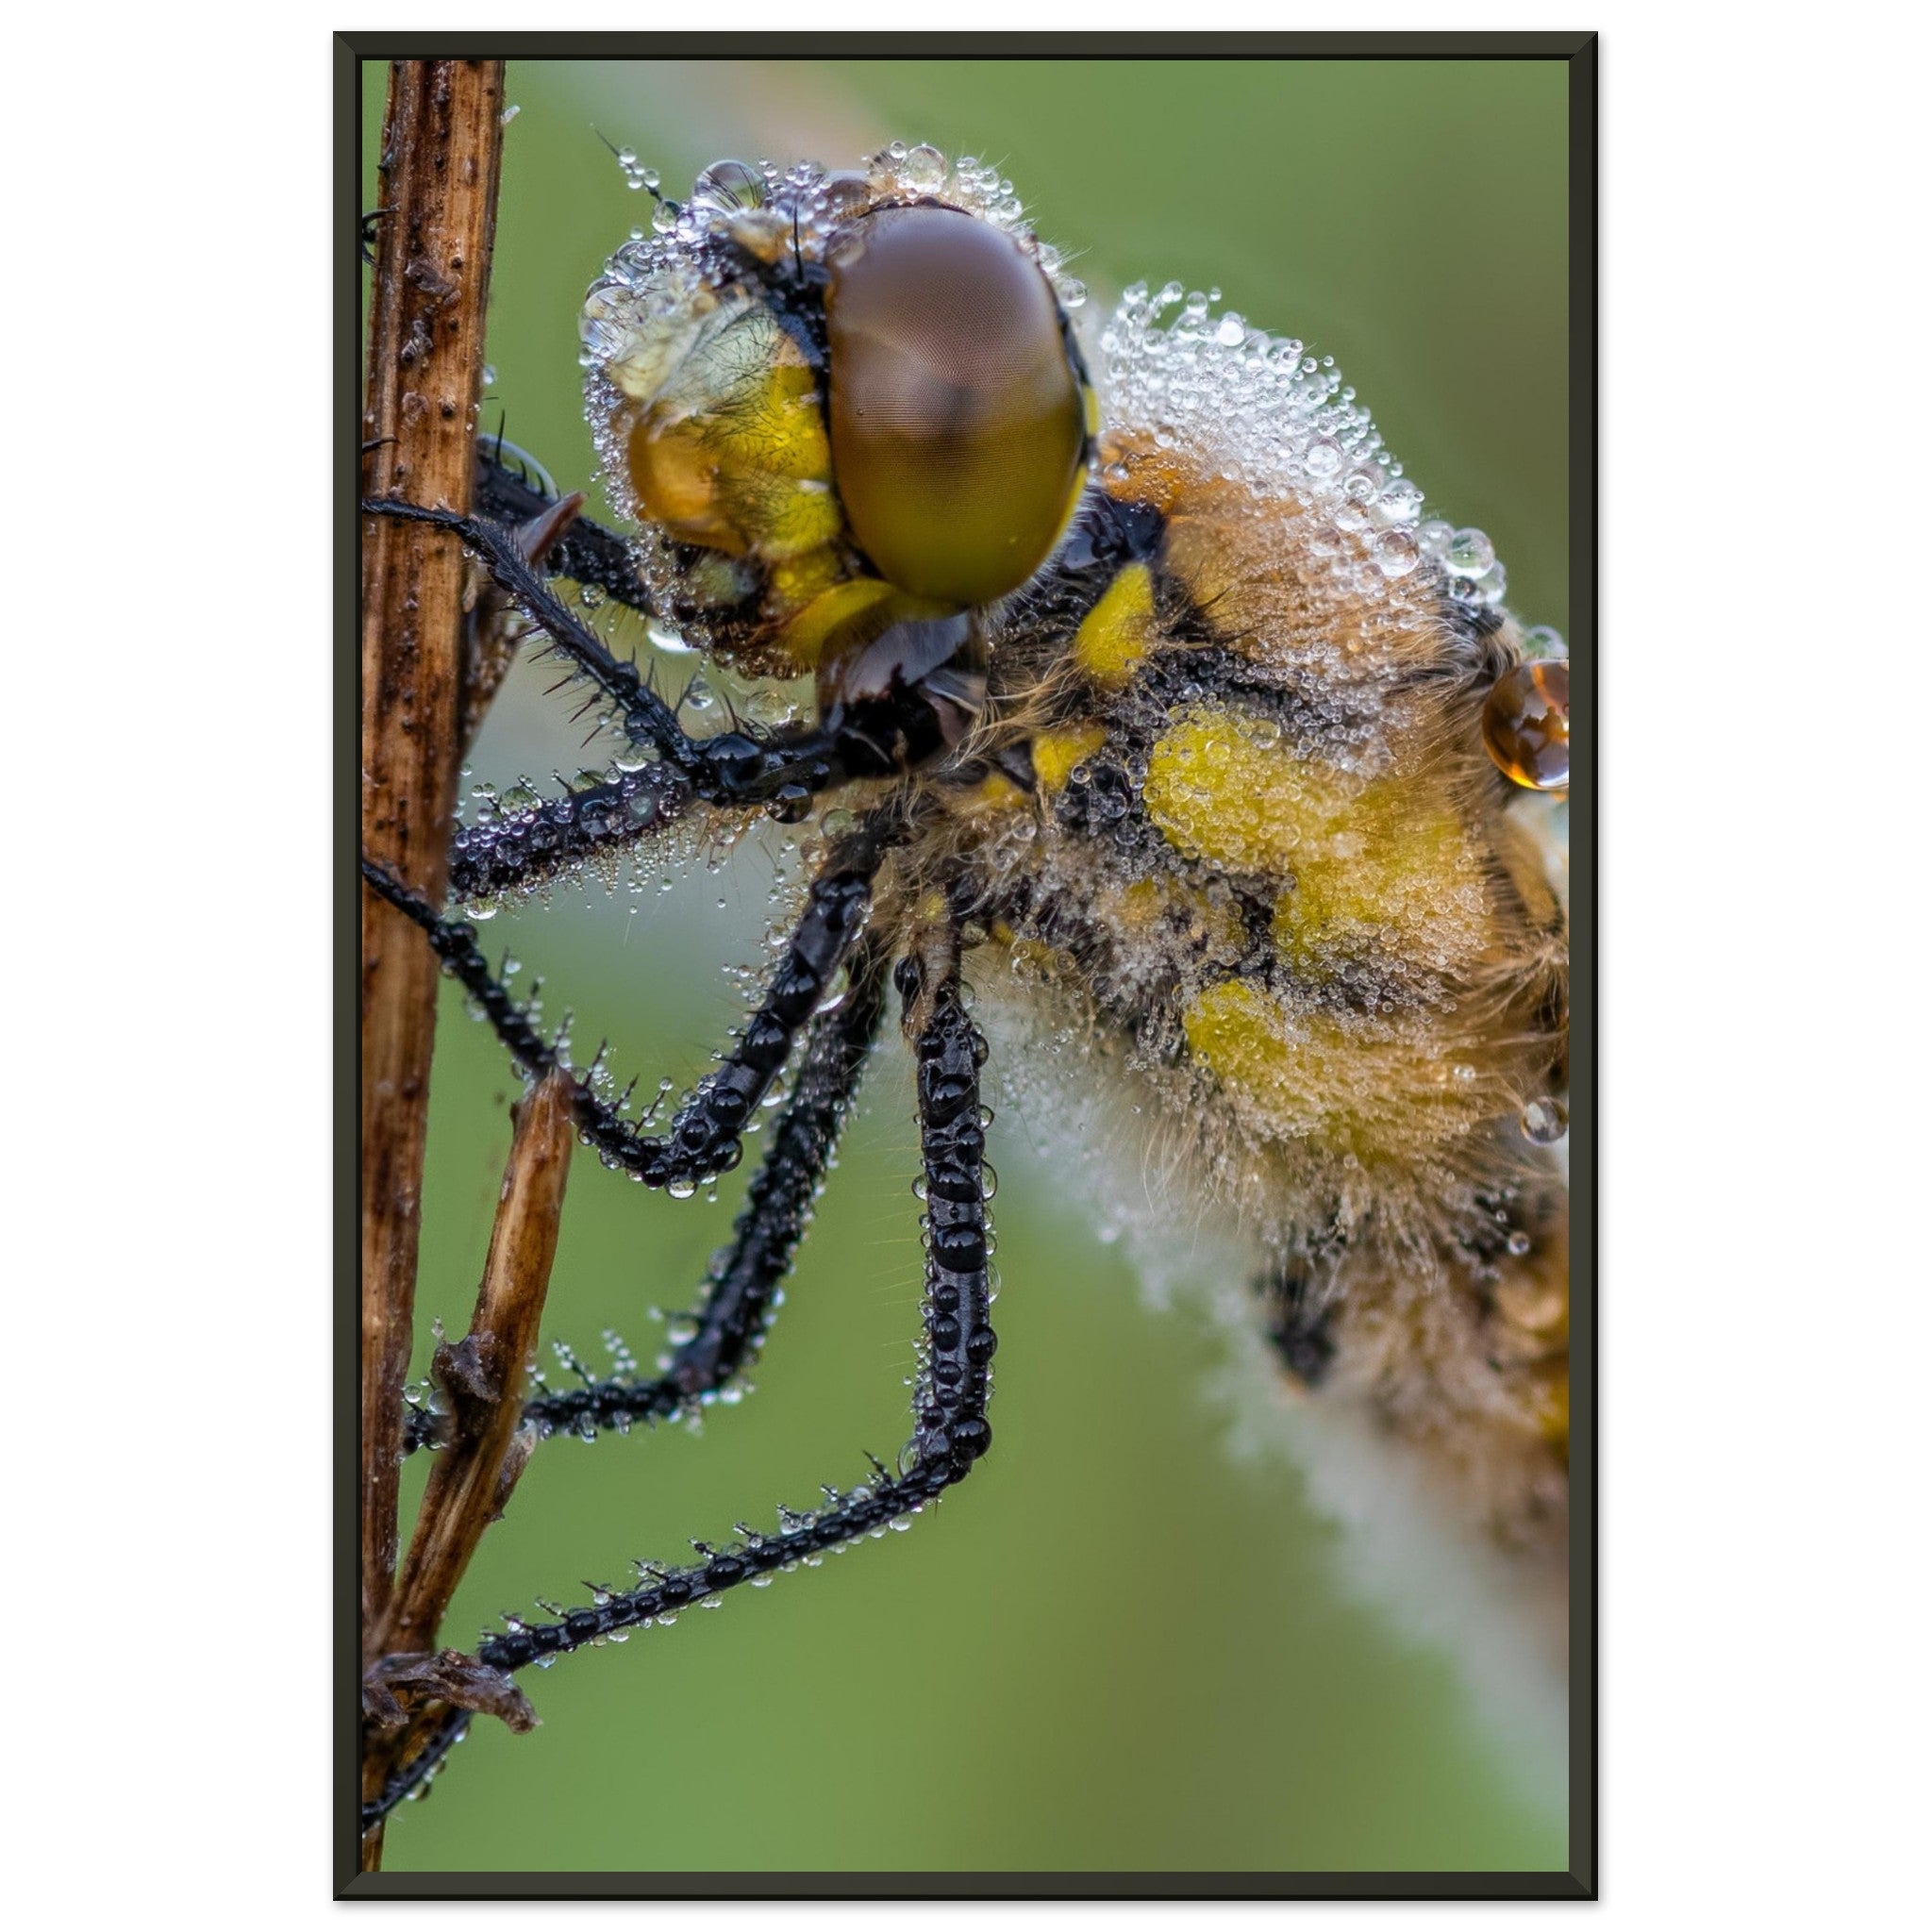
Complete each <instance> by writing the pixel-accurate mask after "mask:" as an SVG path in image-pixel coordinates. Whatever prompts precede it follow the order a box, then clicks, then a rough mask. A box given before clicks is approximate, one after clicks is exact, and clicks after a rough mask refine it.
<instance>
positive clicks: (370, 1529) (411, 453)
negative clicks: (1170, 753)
mask: <svg viewBox="0 0 1932 1932" xmlns="http://www.w3.org/2000/svg"><path fill="white" fill-rule="evenodd" d="M502 110H503V65H502V63H501V62H500V61H488V60H475V61H466V60H447V61H440V60H432V61H398V62H397V63H396V64H395V65H394V67H393V68H392V70H391V85H390V97H389V110H388V113H387V116H386V118H385V121H384V126H383V146H382V162H381V167H382V182H383V186H382V195H381V204H380V205H381V207H382V208H383V209H384V213H383V216H382V218H381V220H380V221H379V223H378V224H377V229H376V236H377V242H376V263H375V283H374V290H373V295H372V301H371V308H370V331H369V374H368V385H367V391H366V403H365V409H364V416H363V431H362V436H363V443H364V446H365V452H366V454H365V459H364V478H363V488H364V492H365V493H366V494H370V495H387V494H400V495H404V496H407V497H408V498H409V499H410V500H411V501H413V502H417V503H423V504H430V505H439V506H445V507H447V508H452V509H457V510H467V509H468V508H469V507H470V494H471V490H472V485H473V476H474V466H475V410H476V402H477V397H478V393H479V390H480V385H481V378H482V369H483V319H484V311H485V308H486V306H487V302H488V297H489V284H490V257H491V243H492V241H493V239H494V231H495V220H496V194H497V181H498V175H499V170H500V164H501V159H502V151H503V134H502ZM361 589H362V661H361V682H362V742H361V752H362V767H361V770H362V814H361V816H362V849H363V851H364V852H365V853H366V854H368V856H369V857H370V858H375V859H377V860H379V861H381V862H382V863H383V864H385V865H386V866H388V867H389V869H390V870H391V872H393V873H395V874H397V875H398V876H399V877H401V878H403V879H406V880H407V881H408V883H409V884H410V885H412V886H414V887H415V888H416V889H417V891H421V892H423V893H424V894H425V896H427V897H429V898H430V899H432V900H437V901H440V900H441V897H442V892H443V888H444V884H445V880H446V876H447V865H448V841H449V827H450V821H451V818H452V815H453V813H454V811H455V807H456V778H457V767H458V758H459V743H460V740H459V735H458V715H459V710H460V705H461V691H460V682H461V674H460V629H461V619H462V608H461V607H462V599H463V590H464V572H463V559H462V555H461V550H460V547H459V546H458V543H457V541H455V539H453V538H452V537H450V536H448V535H447V534H445V533H443V532H441V531H435V530H430V529H426V528H425V527H423V526H422V525H406V524H402V523H398V522H394V521H391V520H388V519H372V520H370V521H368V522H366V523H365V524H364V526H363V531H362V585H361ZM361 938H362V953H361V981H362V983H361V993H362V1063H361V1076H362V1109H361V1113H362V1118H361V1128H362V1242H361V1294H362V1332H361V1422H362V1441H361V1457H360V1465H359V1471H360V1474H359V1484H360V1497H359V1502H360V1524H361V1540H360V1578H361V1599H362V1627H363V1636H364V1648H363V1659H364V1663H365V1665H366V1664H368V1663H369V1662H371V1661H373V1660H374V1658H375V1657H376V1656H377V1655H379V1652H378V1651H377V1650H376V1649H375V1648H374V1647H373V1645H374V1643H375V1639H376V1637H377V1634H378V1632H379V1630H380V1629H381V1627H382V1626H383V1625H384V1624H385V1623H386V1621H387V1618H388V1612H389V1609H390V1605H391V1596H392V1593H393V1587H394V1575H395V1565H396V1553H397V1545H398V1534H397V1520H396V1515H397V1489H398V1479H399V1474H400V1469H401V1447H402V1441H401V1427H402V1421H401V1418H402V1391H403V1384H404V1381H405V1378H406V1377H407V1375H408V1365H409V1356H410V1350H411V1345H412V1341H413V1324H414V1304H415V1287H416V1249H417V1238H418V1232H419V1227H420V1217H421V1192H422V1178H423V1143H424V1135H425V1124H426V1119H427V1112H428V1101H429V1061H430V1054H431V1051H432V1048H433V1045H434V1041H435V1024H436V991H437V979H438V974H437V969H436V962H435V960H434V958H433V957H432V956H431V955H430V953H429V950H428V948H427V947H425V945H424V944H423V943H422V941H421V936H420V935H419V934H418V933H416V932H415V931H414V930H413V929H412V928H411V927H410V925H409V924H408V922H407V921H406V920H405V919H403V918H402V916H401V915H400V914H398V913H397V912H395V911H393V910H392V909H391V908H389V907H388V906H386V905H384V904H382V903H380V902H379V901H377V900H376V899H375V898H374V897H373V896H372V895H370V894H366V893H365V894H364V896H363V900H362V934H361ZM380 1856H381V1834H380V1832H376V1833H373V1834H371V1840H370V1841H368V1842H365V1847H364V1861H365V1865H366V1866H368V1867H371V1868H373V1866H374V1864H375V1862H377V1861H379V1859H380Z"/></svg>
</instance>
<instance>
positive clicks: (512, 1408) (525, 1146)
mask: <svg viewBox="0 0 1932 1932" xmlns="http://www.w3.org/2000/svg"><path fill="white" fill-rule="evenodd" d="M572 1091H573V1083H572V1080H571V1078H570V1075H569V1074H563V1073H560V1072H559V1073H554V1074H551V1075H550V1076H549V1078H548V1079H546V1080H545V1081H544V1082H543V1083H542V1085H541V1086H540V1087H539V1088H538V1089H537V1090H536V1091H535V1092H534V1093H532V1094H531V1095H530V1096H529V1098H528V1099H527V1100H525V1102H524V1103H523V1104H522V1106H520V1107H519V1108H517V1111H516V1134H515V1137H514V1139H513V1140H512V1141H511V1142H510V1150H509V1162H508V1166H507V1167H506V1168H505V1169H504V1175H503V1191H502V1193H501V1195H500V1196H499V1197H498V1199H497V1204H496V1220H495V1224H494V1225H493V1226H492V1227H491V1234H490V1258H489V1260H488V1262H487V1263H486V1264H485V1266H484V1270H483V1283H482V1286H481V1287H480V1288H479V1289H478V1290H477V1291H476V1307H475V1312H474V1313H473V1314H472V1315H471V1317H470V1332H469V1333H468V1334H467V1335H466V1336H464V1338H463V1339H462V1341H459V1342H457V1343H456V1344H455V1345H454V1346H452V1345H451V1344H450V1343H448V1342H446V1341H445V1342H441V1343H440V1344H439V1345H438V1347H437V1351H436V1374H437V1376H438V1378H439V1380H441V1384H442V1387H443V1391H444V1394H445V1396H446V1398H447V1399H448V1401H449V1404H450V1409H451V1414H452V1418H453V1422H452V1432H451V1439H450V1441H449V1442H448V1443H447V1444H446V1445H445V1447H444V1448H443V1450H442V1453H441V1455H440V1456H438V1457H437V1458H436V1462H435V1465H434V1467H433V1468H432V1469H431V1471H430V1474H429V1486H428V1488H427V1489H426V1490H425V1491H424V1496H423V1507H422V1509H421V1510H420V1511H419V1512H418V1514H417V1517H416V1531H415V1535H414V1536H413V1537H412V1538H411V1539H410V1541H409V1554H408V1557H407V1558H406V1559H405V1560H404V1563H403V1569H402V1574H401V1576H400V1578H399V1579H398V1581H397V1584H396V1589H395V1593H394V1595H393V1596H392V1597H391V1599H390V1605H389V1608H388V1610H387V1611H386V1613H385V1614H384V1616H383V1618H382V1620H381V1622H380V1623H379V1624H377V1625H376V1626H375V1631H374V1634H373V1636H372V1638H371V1641H370V1649H371V1651H372V1653H373V1654H374V1655H373V1661H371V1662H370V1663H369V1664H368V1666H367V1667H366V1669H365V1670H364V1673H363V1711H364V1716H365V1719H366V1720H367V1722H366V1724H365V1726H364V1731H363V1752H362V1797H363V1801H364V1802H365V1803H367V1802H370V1801H372V1800H374V1799H375V1798H376V1797H378V1796H379V1795H380V1794H381V1792H382V1790H383V1789H384V1787H385V1786H386V1785H387V1783H388V1781H389V1779H390V1778H391V1775H393V1774H394V1773H395V1772H396V1770H397V1768H398V1767H399V1766H401V1765H402V1764H404V1763H405V1762H406V1761H407V1760H408V1758H409V1757H412V1756H413V1755H414V1754H415V1753H416V1752H417V1751H418V1750H420V1749H421V1748H422V1744H423V1741H424V1739H425V1737H426V1735H427V1734H428V1733H429V1732H430V1731H431V1730H433V1729H434V1728H435V1727H436V1725H437V1724H438V1723H439V1722H440V1720H441V1716H442V1712H443V1710H444V1708H445V1707H448V1706H450V1705H455V1706H457V1707H458V1708H459V1709H463V1710H482V1711H487V1712H489V1713H490V1714H491V1715H492V1716H495V1717H500V1718H502V1719H503V1721H504V1722H505V1723H506V1724H508V1725H509V1726H510V1728H511V1729H512V1730H518V1731H525V1730H528V1729H529V1728H530V1726H531V1725H532V1724H535V1723H536V1721H537V1714H536V1712H535V1711H534V1710H532V1709H531V1708H530V1706H529V1703H528V1701H527V1700H526V1699H525V1696H524V1694H523V1692H522V1691H519V1690H518V1689H517V1688H516V1686H515V1684H514V1683H512V1682H511V1681H510V1679H509V1678H508V1677H507V1676H505V1675H504V1674H502V1673H501V1672H498V1671H492V1670H490V1669H487V1668H486V1667H485V1666H484V1665H482V1664H479V1663H478V1662H477V1661H476V1660H475V1658H474V1657H465V1656H463V1655H462V1654H461V1653H460V1652H459V1651H453V1650H451V1651H442V1652H441V1653H438V1652H437V1651H436V1648H435V1646H436V1638H437V1632H438V1630H439V1629H440V1628H441V1624H442V1618H443V1613H444V1612H445V1611H446V1610H447V1609H448V1607H449V1602H450V1598H451V1597H452V1596H453V1595H455V1593H456V1588H457V1585H458V1583H459V1582H460V1581H461V1580H462V1575H463V1572H464V1571H465V1570H466V1569H467V1568H468V1567H469V1562H470V1558H471V1557H472V1556H473V1555H474V1554H475V1549H476V1545H477V1543H478V1542H480V1541H482V1537H483V1532H484V1530H485V1529H486V1528H487V1527H488V1526H489V1525H490V1524H491V1523H493V1522H494V1521H495V1520H496V1518H497V1517H499V1516H500V1515H502V1513H503V1509H504V1506H505V1505H506V1504H507V1503H508V1500H509V1492H510V1491H511V1490H512V1489H514V1488H515V1486H516V1480H517V1477H518V1476H519V1475H521V1474H523V1468H524V1464H525V1460H527V1457H528V1442H527V1441H526V1440H525V1439H524V1438H521V1437H519V1436H518V1434H517V1430H518V1424H519V1421H520V1419H521V1416H522V1412H523V1397H524V1374H525V1363H526V1362H527V1361H528V1360H529V1357H530V1354H531V1351H532V1350H533V1349H534V1348H535V1347H536V1345H537V1331H538V1329H539V1327H540V1326H541V1323H542V1319H543V1301H544V1296H545V1294H546V1292H547V1291H548V1289H549V1286H550V1264H551V1262H552V1261H553V1260H554V1259H555V1257H556V1255H557V1231H558V1224H559V1223H560V1222H561V1220H562V1218H563V1189H564V1182H565V1180H566V1178H567V1177H568V1175H569V1174H570V1156H571V1148H572V1146H573V1144H574V1143H575V1138H576V1126H575V1121H574V1120H573V1119H572V1116H571V1095H572ZM381 1840H382V1831H381V1827H380V1826H378V1827H377V1828H376V1829H375V1831H373V1832H371V1833H370V1834H369V1836H368V1839H367V1840H365V1844H366V1845H368V1846H370V1847H373V1849H372V1850H370V1851H368V1852H367V1853H366V1854H365V1857H366V1858H367V1859H368V1860H369V1862H367V1863H365V1869H368V1870H374V1869H375V1865H374V1862H373V1861H374V1860H375V1859H376V1858H379V1857H380V1850H381Z"/></svg>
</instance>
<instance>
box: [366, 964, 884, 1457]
mask: <svg viewBox="0 0 1932 1932" xmlns="http://www.w3.org/2000/svg"><path fill="white" fill-rule="evenodd" d="M884 1010H885V963H884V960H883V959H882V958H880V957H879V956H877V955H876V954H875V953H873V952H870V951H869V950H868V949H867V947H866V946H865V945H864V944H863V943H861V944H860V946H859V948H858V952H857V954H856V955H855V957H854V958H853V961H852V967H851V988H850V991H848V992H847V993H846V995H845V997H844V998H843V999H842V1000H841V1002H840V1003H839V1005H838V1006H837V1007H836V1008H834V1009H833V1010H832V1011H830V1012H826V1013H821V1014H819V1015H818V1016H817V1017H816V1018H815V1019H814V1020H813V1022H812V1028H811V1033H810V1036H809V1039H808V1043H807V1046H806V1052H805V1059H804V1062H803V1064H802V1065H801V1066H800V1068H799V1073H798V1079H797V1082H796V1084H795V1085H794V1086H793V1088H792V1091H791V1099H790V1100H789V1101H788V1102H787V1103H786V1107H785V1110H784V1111H783V1113H781V1114H780V1115H779V1117H778V1121H777V1124H776V1125H775V1126H774V1128H773V1131H772V1139H771V1144H770V1145H769V1146H768V1148H767V1149H766V1152H765V1158H764V1160H763V1162H762V1163H761V1164H760V1166H759V1168H758V1174H757V1177H756V1178H755V1179H754V1180H753V1181H752V1184H751V1188H750V1191H748V1192H747V1194H746V1196H745V1202H744V1207H743V1208H742V1210H741V1212H740V1214H739V1216H738V1220H737V1223H736V1224H735V1226H734V1228H733V1230H732V1234H733V1239H732V1243H731V1246H730V1247H729V1248H728V1249H727V1250H726V1251H725V1253H724V1257H723V1259H722V1261H721V1263H720V1264H719V1265H718V1266H717V1267H716V1268H715V1269H714V1270H713V1272H712V1274H711V1275H710V1277H709V1278H708V1280H707V1282H706V1283H705V1291H704V1299H703V1301H702V1302H701V1303H700V1304H699V1306H698V1307H697V1308H696V1309H695V1310H693V1312H692V1315H691V1321H692V1322H693V1323H694V1324H695V1330H696V1332H695V1333H693V1334H692V1335H691V1338H690V1339H689V1340H688V1341H684V1342H682V1343H681V1344H680V1345H679V1346H678V1348H677V1349H676V1351H675V1354H674V1355H673V1357H672V1359H671V1366H670V1367H669V1369H668V1370H666V1371H665V1373H664V1374H661V1375H659V1376H657V1377H656V1378H654V1379H652V1380H650V1381H636V1380H632V1379H629V1378H627V1377H622V1376H620V1377H613V1378H611V1379H609V1380H605V1381H594V1382H591V1383H590V1385H589V1386H588V1387H586V1388H582V1389H570V1390H564V1391H558V1392H557V1393H554V1394H543V1395H538V1396H534V1397H532V1398H531V1399H530V1400H529V1401H528V1402H526V1403H525V1405H524V1421H525V1424H532V1425H534V1426H535V1427H536V1429H537V1430H538V1432H539V1434H540V1435H542V1436H552V1435H563V1434H575V1435H579V1436H584V1437H591V1436H594V1435H596V1434H597V1433H598V1432H599V1431H600V1430H604V1429H626V1428H628V1427H629V1426H630V1425H631V1424H633V1423H638V1422H658V1421H661V1420H664V1419H667V1418H669V1417H672V1416H675V1415H679V1414H681V1413H683V1412H684V1411H686V1410H687V1409H689V1408H691V1407H693V1406H694V1405H695V1404H697V1403H699V1402H701V1401H703V1399H704V1398H705V1397H706V1396H708V1395H709V1394H711V1393H712V1392H713V1391H716V1390H718V1389H721V1388H723V1387H724V1385H725V1384H726V1383H727V1382H729V1381H730V1380H731V1378H732V1377H733V1376H734V1375H735V1374H738V1372H739V1371H740V1370H741V1368H743V1367H744V1366H745V1364H746V1363H747V1362H748V1361H749V1360H750V1359H751V1358H752V1357H754V1356H755V1355H756V1354H757V1352H758V1348H759V1346H760V1345H761V1344H762V1343H763V1341H764V1338H765V1333H766V1330H767V1329H768V1328H769V1326H770V1325H771V1319H772V1312H773V1310H772V1297H773V1293H774V1291H775V1290H776V1289H777V1287H778V1285H779V1284H780V1283H781V1282H782V1281H783V1280H784V1279H785V1276H786V1274H787V1273H788V1272H789V1271H790V1269H791V1257H792V1256H793V1255H794V1254H795V1253H796V1252H797V1248H798V1243H799V1241H800V1240H801V1239H802V1238H803V1237H804V1234H805V1228H806V1224H807V1222H808V1220H809V1219H810V1216H811V1208H812V1200H813V1197H814V1195H815V1194H816V1192H817V1191H818V1185H819V1182H820V1181H821V1180H822V1179H823V1178H824V1172H825V1165H826V1162H827V1161H828V1160H829V1159H830V1158H831V1155H832V1150H833V1149H834V1147H836V1146H837V1144H838V1140H839V1133H840V1130H841V1128H842V1127H843V1125H844V1124H845V1119H846V1116H847V1115H848V1114H849V1113H850V1111H851V1108H852V1100H853V1096H854V1094H855V1093H856V1092H857V1091H858V1080H859V1075H860V1074H861V1073H862V1072H863V1071H864V1067H865V1059H866V1055H867V1054H868V1053H869V1052H870V1051H871V1048H872V1043H873V1041H874V1039H875V1038H876V1037H877V1034H878V1027H879V1020H880V1017H881V1015H882V1014H883V1012H884ZM441 1421H442V1418H441V1416H439V1415H437V1414H435V1413H434V1412H432V1411H431V1410H428V1409H424V1408H412V1409H411V1410H410V1411H409V1413H408V1417H407V1418H406V1420H405V1424H404V1433H403V1448H404V1453H405V1454H408V1453H411V1452H413V1451H414V1450H417V1449H421V1448H424V1447H425V1446H427V1445H429V1444H432V1443H434V1442H435V1441H436V1440H437V1431H438V1429H439V1427H440V1426H441Z"/></svg>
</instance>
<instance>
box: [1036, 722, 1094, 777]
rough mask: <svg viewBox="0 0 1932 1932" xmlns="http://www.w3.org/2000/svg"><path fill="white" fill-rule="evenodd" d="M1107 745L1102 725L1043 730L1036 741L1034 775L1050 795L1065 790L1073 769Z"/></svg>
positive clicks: (1081, 725)
mask: <svg viewBox="0 0 1932 1932" xmlns="http://www.w3.org/2000/svg"><path fill="white" fill-rule="evenodd" d="M1106 742H1107V730H1106V727H1105V726H1104V725H1100V724H1070V725H1068V726H1066V727H1065V728H1064V729H1063V730H1059V731H1042V732H1041V733H1040V735H1039V736H1038V737H1037V738H1035V739H1034V741H1033V775H1034V776H1035V777H1036V778H1038V779H1039V780H1040V789H1041V791H1044V792H1047V793H1049V794H1051V793H1053V792H1056V791H1064V790H1065V789H1066V783H1067V780H1068V779H1069V778H1070V777H1072V776H1073V774H1074V766H1075V765H1078V764H1079V763H1081V762H1082V761H1083V760H1084V759H1087V758H1091V757H1092V756H1093V754H1094V753H1095V752H1097V751H1098V750H1099V749H1100V747H1101V746H1102V745H1103V744H1105V743H1106Z"/></svg>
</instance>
